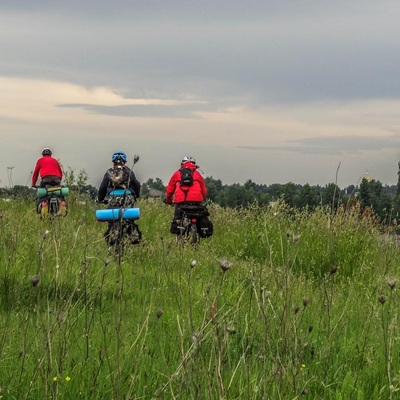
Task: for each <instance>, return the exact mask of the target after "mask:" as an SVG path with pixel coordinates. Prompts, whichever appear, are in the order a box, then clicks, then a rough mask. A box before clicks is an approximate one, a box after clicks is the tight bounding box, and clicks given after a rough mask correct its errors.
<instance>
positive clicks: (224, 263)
mask: <svg viewBox="0 0 400 400" xmlns="http://www.w3.org/2000/svg"><path fill="white" fill-rule="evenodd" d="M219 266H220V267H221V269H222V271H223V272H226V271H229V270H230V269H231V268H232V267H233V263H231V262H229V261H227V260H220V261H219Z"/></svg>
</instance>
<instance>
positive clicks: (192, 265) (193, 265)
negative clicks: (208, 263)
mask: <svg viewBox="0 0 400 400" xmlns="http://www.w3.org/2000/svg"><path fill="white" fill-rule="evenodd" d="M196 265H197V261H196V260H192V262H191V263H190V268H194V267H195V266H196Z"/></svg>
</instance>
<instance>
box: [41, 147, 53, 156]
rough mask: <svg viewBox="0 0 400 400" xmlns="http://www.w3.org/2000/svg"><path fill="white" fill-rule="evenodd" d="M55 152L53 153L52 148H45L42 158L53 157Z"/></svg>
mask: <svg viewBox="0 0 400 400" xmlns="http://www.w3.org/2000/svg"><path fill="white" fill-rule="evenodd" d="M52 154H53V152H52V151H51V149H50V147H45V148H44V149H43V150H42V156H51V155H52Z"/></svg>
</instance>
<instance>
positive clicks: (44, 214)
mask: <svg viewBox="0 0 400 400" xmlns="http://www.w3.org/2000/svg"><path fill="white" fill-rule="evenodd" d="M48 215H49V204H48V203H47V201H42V204H41V207H40V216H41V217H42V218H47V216H48Z"/></svg>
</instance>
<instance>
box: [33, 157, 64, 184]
mask: <svg viewBox="0 0 400 400" xmlns="http://www.w3.org/2000/svg"><path fill="white" fill-rule="evenodd" d="M39 173H40V177H41V178H44V177H45V176H49V175H53V176H58V177H59V178H60V179H62V176H63V173H62V169H61V166H60V163H59V162H58V161H57V160H56V159H55V158H53V157H51V156H43V157H41V158H39V160H37V162H36V166H35V170H34V171H33V175H32V186H36V182H37V180H38V177H39Z"/></svg>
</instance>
